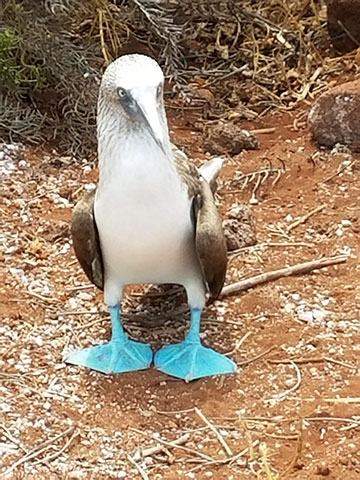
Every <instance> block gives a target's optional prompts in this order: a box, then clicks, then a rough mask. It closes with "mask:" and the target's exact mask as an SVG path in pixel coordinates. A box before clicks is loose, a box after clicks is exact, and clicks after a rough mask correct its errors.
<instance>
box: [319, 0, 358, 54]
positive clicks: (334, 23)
mask: <svg viewBox="0 0 360 480" xmlns="http://www.w3.org/2000/svg"><path fill="white" fill-rule="evenodd" d="M327 17H328V21H327V26H328V31H329V35H330V37H331V42H332V44H333V45H334V47H335V49H336V50H338V51H339V52H341V53H347V52H351V50H354V49H355V48H358V47H359V46H360V0H327Z"/></svg>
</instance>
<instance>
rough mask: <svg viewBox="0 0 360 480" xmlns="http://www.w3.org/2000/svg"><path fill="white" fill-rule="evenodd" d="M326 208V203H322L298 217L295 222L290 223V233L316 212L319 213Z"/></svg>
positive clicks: (288, 230) (288, 229)
mask: <svg viewBox="0 0 360 480" xmlns="http://www.w3.org/2000/svg"><path fill="white" fill-rule="evenodd" d="M324 208H325V205H320V206H318V207H316V208H314V210H311V212H309V213H307V214H306V215H303V216H302V217H300V218H298V219H297V220H295V222H293V223H292V224H291V225H289V226H288V227H287V233H289V232H290V231H291V230H293V229H294V228H296V227H298V226H299V225H301V224H302V223H305V222H306V220H308V219H309V218H310V217H312V216H313V215H315V213H318V212H321V210H324Z"/></svg>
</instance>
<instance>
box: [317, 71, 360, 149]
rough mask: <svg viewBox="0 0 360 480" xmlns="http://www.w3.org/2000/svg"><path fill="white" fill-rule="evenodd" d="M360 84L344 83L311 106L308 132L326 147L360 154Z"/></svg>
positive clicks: (357, 82)
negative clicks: (340, 147) (337, 147)
mask: <svg viewBox="0 0 360 480" xmlns="http://www.w3.org/2000/svg"><path fill="white" fill-rule="evenodd" d="M359 112H360V81H359V80H357V81H354V82H349V83H344V84H343V85H339V86H338V87H334V88H332V89H331V90H329V91H328V92H326V93H324V94H323V95H321V97H320V98H318V99H317V101H316V102H315V103H314V105H313V106H312V108H311V110H310V112H309V116H308V124H309V129H310V131H311V133H312V135H313V137H314V139H315V140H316V141H317V142H318V143H319V144H320V145H324V146H326V147H330V148H331V147H333V146H334V145H335V144H336V143H341V144H343V145H346V146H348V147H349V148H350V149H351V150H353V151H355V152H359V151H360V115H359Z"/></svg>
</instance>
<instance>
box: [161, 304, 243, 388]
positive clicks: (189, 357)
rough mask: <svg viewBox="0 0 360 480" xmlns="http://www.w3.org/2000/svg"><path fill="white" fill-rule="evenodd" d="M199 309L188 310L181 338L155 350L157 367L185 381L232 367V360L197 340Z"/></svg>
mask: <svg viewBox="0 0 360 480" xmlns="http://www.w3.org/2000/svg"><path fill="white" fill-rule="evenodd" d="M201 314H202V310H201V309H199V308H193V309H192V310H191V321H190V322H191V323H190V329H189V332H188V334H187V335H186V337H185V340H184V341H183V342H181V343H176V344H174V345H167V346H165V347H163V348H162V349H161V350H159V351H158V352H157V353H156V354H155V358H154V363H155V366H156V368H157V369H158V370H161V371H162V372H165V373H167V374H169V375H173V376H174V377H178V378H182V379H184V380H185V381H190V380H195V379H196V378H201V377H208V376H211V375H218V374H224V373H233V372H235V371H236V364H235V363H234V362H233V361H232V360H230V359H229V358H227V357H226V356H225V355H222V354H221V353H218V352H215V350H212V349H211V348H207V347H204V346H203V345H202V344H201V340H200V322H201Z"/></svg>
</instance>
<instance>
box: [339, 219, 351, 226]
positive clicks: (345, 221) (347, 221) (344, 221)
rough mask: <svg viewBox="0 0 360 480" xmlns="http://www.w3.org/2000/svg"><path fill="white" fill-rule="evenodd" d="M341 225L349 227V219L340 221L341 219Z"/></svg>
mask: <svg viewBox="0 0 360 480" xmlns="http://www.w3.org/2000/svg"><path fill="white" fill-rule="evenodd" d="M341 225H342V226H343V227H350V226H351V222H350V220H342V221H341Z"/></svg>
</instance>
